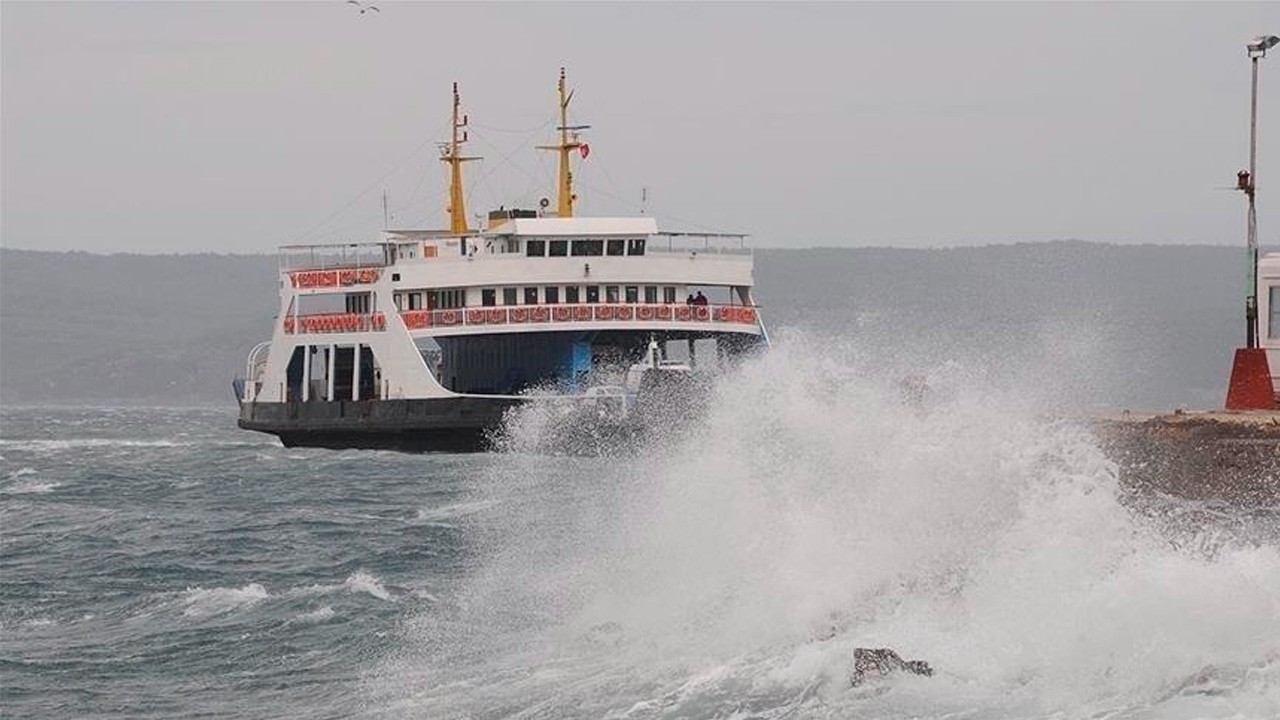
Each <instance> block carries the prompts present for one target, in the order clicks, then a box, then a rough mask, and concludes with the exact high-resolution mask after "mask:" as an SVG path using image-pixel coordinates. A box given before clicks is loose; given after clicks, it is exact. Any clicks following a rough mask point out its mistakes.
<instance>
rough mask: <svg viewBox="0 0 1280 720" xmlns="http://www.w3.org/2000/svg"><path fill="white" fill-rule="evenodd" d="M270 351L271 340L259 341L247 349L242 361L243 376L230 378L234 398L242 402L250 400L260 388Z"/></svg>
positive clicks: (256, 394)
mask: <svg viewBox="0 0 1280 720" xmlns="http://www.w3.org/2000/svg"><path fill="white" fill-rule="evenodd" d="M270 353H271V341H270V340H268V341H266V342H260V343H258V344H257V345H254V346H253V349H252V350H250V351H249V356H248V357H247V358H246V359H245V363H244V377H238V378H235V379H234V380H232V382H231V386H232V388H234V389H235V393H236V398H237V399H239V400H243V401H244V402H252V401H253V400H254V399H255V398H257V397H258V391H259V390H261V389H262V373H263V372H265V371H266V369H267V357H268V356H269V355H270Z"/></svg>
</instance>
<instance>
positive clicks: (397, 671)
mask: <svg viewBox="0 0 1280 720" xmlns="http://www.w3.org/2000/svg"><path fill="white" fill-rule="evenodd" d="M848 356H849V354H848V353H845V354H843V355H842V354H841V353H838V352H833V351H832V349H831V348H821V347H815V346H814V345H813V344H811V343H808V342H791V343H786V344H785V345H784V346H783V347H781V348H778V349H776V350H775V351H774V352H772V353H770V354H769V355H768V356H765V357H763V358H760V359H757V360H754V361H751V362H748V363H745V364H744V365H743V366H741V367H739V368H737V369H736V370H735V371H733V372H731V373H728V374H726V375H724V376H723V377H721V378H720V380H719V382H718V384H717V386H716V388H715V391H714V393H713V395H712V397H711V400H710V401H709V402H708V403H707V404H706V406H705V408H703V409H702V411H701V412H700V413H699V414H697V415H696V416H694V417H691V418H689V420H690V422H688V423H686V424H683V425H681V426H673V427H670V428H667V429H666V431H665V432H663V433H659V434H658V435H657V436H656V437H654V438H653V439H651V440H650V442H649V444H648V445H646V446H645V447H642V448H640V449H639V450H638V451H636V452H635V453H633V454H630V455H618V456H613V457H605V458H554V457H547V456H543V455H537V454H519V453H513V454H509V455H507V456H506V457H505V458H504V462H502V463H497V464H495V465H494V466H493V467H492V468H491V471H490V473H489V474H488V475H487V476H486V477H485V478H484V479H483V482H482V483H480V484H479V485H478V487H477V494H478V495H480V496H482V497H483V499H484V500H485V501H486V502H490V503H492V509H493V512H492V513H490V514H489V515H488V516H487V517H486V518H485V519H484V522H483V523H479V522H478V523H476V524H475V526H474V527H473V528H472V531H473V535H472V537H473V541H474V542H475V550H476V559H475V561H474V565H473V567H472V570H471V571H470V572H469V574H468V576H467V578H466V579H465V581H464V586H463V588H462V589H461V590H460V592H459V598H460V599H459V601H458V603H457V604H456V605H454V606H452V607H448V608H435V607H433V608H432V609H431V610H430V612H427V613H424V614H422V615H421V616H419V617H417V618H415V619H414V620H412V621H411V622H409V623H407V624H406V626H405V628H404V631H403V635H402V640H401V641H402V643H403V647H402V648H401V651H400V652H398V653H394V654H393V655H392V656H391V657H390V658H388V660H387V662H386V663H385V664H384V666H383V668H382V670H381V671H380V672H379V673H377V674H376V680H375V681H374V682H373V683H372V686H371V687H372V688H374V689H375V691H376V692H377V693H378V694H379V696H380V697H382V698H383V699H384V700H385V702H386V705H385V707H386V709H387V710H388V712H390V714H392V715H404V714H417V715H420V716H438V715H444V716H448V715H456V714H471V715H487V714H495V715H506V714H525V715H528V716H537V717H544V716H545V717H553V716H581V717H597V716H628V717H668V716H699V717H706V716H715V715H728V714H732V713H739V714H741V713H746V714H754V715H759V716H762V717H783V716H794V715H793V714H794V713H800V714H801V715H803V716H833V717H848V716H851V715H856V716H866V717H909V716H910V717H941V716H949V715H954V714H961V715H964V714H974V713H976V714H978V715H980V716H983V717H1086V716H1093V715H1096V714H1109V715H1112V716H1117V717H1138V716H1146V714H1147V713H1151V712H1155V713H1157V714H1165V713H1166V711H1167V712H1168V713H1179V712H1182V711H1183V710H1184V709H1185V708H1187V707H1192V708H1194V714H1196V715H1198V716H1214V715H1231V714H1233V712H1235V711H1233V710H1232V709H1231V708H1232V707H1233V703H1237V704H1240V706H1241V707H1251V708H1271V709H1272V710H1280V688H1278V687H1277V686H1276V685H1275V684H1274V683H1270V682H1268V681H1265V680H1262V681H1259V680H1258V679H1257V678H1258V677H1260V676H1261V677H1273V676H1274V669H1273V666H1274V664H1275V662H1276V657H1277V656H1278V655H1280V638H1277V636H1276V635H1275V634H1274V633H1273V632H1268V631H1266V629H1267V628H1275V627H1280V581H1276V580H1275V578H1277V577H1280V553H1278V552H1277V549H1276V547H1275V545H1269V544H1261V543H1257V542H1255V541H1254V539H1253V538H1251V537H1249V536H1247V535H1227V536H1225V537H1224V536H1222V534H1221V529H1219V528H1213V527H1208V528H1199V529H1192V528H1188V527H1186V526H1185V525H1184V526H1181V528H1180V532H1181V534H1182V535H1181V538H1180V541H1179V542H1171V541H1170V540H1169V537H1168V532H1169V530H1170V528H1169V526H1168V523H1167V522H1163V519H1164V518H1165V515H1164V514H1162V513H1161V512H1159V511H1158V510H1157V511H1152V509H1151V508H1150V507H1148V508H1146V509H1145V511H1144V512H1142V513H1138V512H1135V511H1134V509H1133V508H1132V507H1131V505H1130V504H1128V503H1127V502H1126V501H1125V492H1124V490H1123V489H1122V488H1120V487H1119V486H1118V483H1117V476H1116V470H1115V467H1114V465H1113V464H1112V463H1111V462H1110V461H1109V460H1108V459H1107V458H1106V457H1105V456H1104V455H1103V454H1102V452H1101V451H1100V450H1099V449H1098V447H1097V445H1096V443H1095V442H1094V440H1093V438H1092V437H1091V436H1090V435H1089V433H1088V432H1087V431H1086V430H1084V429H1082V428H1080V427H1077V426H1075V425H1073V424H1071V423H1068V422H1062V421H1055V420H1046V419H1044V415H1043V414H1042V413H1041V410H1042V409H1043V408H1041V407H1036V406H1035V405H1034V404H1033V403H1032V402H1030V401H1028V398H1029V397H1034V398H1041V397H1043V395H1042V394H1036V393H1020V392H1019V388H1016V387H1011V386H1010V384H1009V383H1003V384H994V385H993V383H991V382H990V380H989V378H990V377H991V375H989V374H986V375H984V374H983V373H981V372H973V371H968V370H966V369H965V368H963V367H958V366H956V365H954V364H939V365H937V366H935V367H929V368H923V372H924V375H925V378H926V383H927V390H926V392H925V394H924V397H922V398H915V399H912V398H908V400H910V401H909V402H904V395H903V392H902V384H901V379H902V377H903V374H904V372H903V371H900V370H898V369H893V368H885V367H882V366H876V367H871V366H868V365H866V364H860V363H859V362H858V360H857V358H856V357H855V358H854V359H853V360H850V359H849V357H848ZM906 370H908V371H912V372H921V370H922V369H921V368H907V369H906ZM1021 377H1023V378H1026V379H1028V381H1033V380H1034V379H1035V378H1037V377H1038V376H1037V374H1036V373H1033V372H1026V373H1023V374H1021ZM548 421H554V418H549V417H547V416H545V415H544V416H541V417H535V418H532V419H531V417H530V416H525V417H514V418H513V419H512V423H511V431H512V432H515V433H523V432H529V433H545V432H547V428H545V427H538V423H539V422H548ZM1170 502H1173V501H1170ZM1188 533H1191V534H1195V533H1215V539H1214V541H1213V543H1212V545H1213V548H1214V551H1213V552H1212V553H1204V552H1201V551H1200V549H1199V548H1200V545H1199V544H1197V543H1195V542H1188V540H1187V534H1188ZM859 646H872V647H879V646H889V647H894V648H897V649H898V650H900V651H901V652H902V653H903V654H904V655H905V656H910V657H920V658H925V659H927V660H928V661H929V662H930V663H931V664H932V665H933V666H934V667H935V668H936V669H937V670H938V675H937V676H936V677H934V678H929V679H924V678H912V679H903V680H899V681H895V682H893V683H890V684H889V685H887V686H885V687H881V688H878V689H875V690H874V691H867V690H865V689H862V688H852V687H850V683H849V681H848V680H849V674H848V673H849V663H850V661H851V658H852V652H853V649H854V648H855V647H859ZM1268 673H1270V674H1268ZM1219 675H1222V676H1224V677H1235V678H1252V680H1251V681H1250V682H1246V681H1245V680H1243V679H1241V680H1239V681H1238V682H1234V681H1233V682H1234V684H1230V686H1229V689H1228V690H1227V691H1226V692H1225V693H1224V694H1223V695H1222V697H1219V698H1218V699H1217V700H1214V698H1212V697H1210V698H1207V699H1206V698H1205V697H1202V696H1201V695H1200V694H1197V693H1200V690H1198V689H1197V688H1202V687H1204V683H1205V682H1211V680H1208V681H1206V680H1204V678H1205V677H1208V678H1210V679H1211V678H1213V677H1218V676H1219ZM442 688H448V689H447V690H445V689H442ZM1188 694H1190V695H1195V699H1194V701H1192V702H1189V701H1187V700H1186V698H1187V697H1188Z"/></svg>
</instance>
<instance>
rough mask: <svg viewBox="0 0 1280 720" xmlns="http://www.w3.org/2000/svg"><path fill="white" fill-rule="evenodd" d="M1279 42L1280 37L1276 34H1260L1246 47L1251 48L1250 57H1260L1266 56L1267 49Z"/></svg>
mask: <svg viewBox="0 0 1280 720" xmlns="http://www.w3.org/2000/svg"><path fill="white" fill-rule="evenodd" d="M1278 44H1280V37H1276V36H1275V35H1259V36H1258V37H1256V38H1254V39H1253V42H1251V43H1249V44H1248V45H1246V46H1245V47H1247V48H1248V49H1249V57H1251V58H1259V57H1266V56H1267V51H1268V50H1270V49H1271V48H1273V47H1275V46H1276V45H1278Z"/></svg>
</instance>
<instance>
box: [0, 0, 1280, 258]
mask: <svg viewBox="0 0 1280 720" xmlns="http://www.w3.org/2000/svg"><path fill="white" fill-rule="evenodd" d="M376 4H377V5H378V6H379V9H380V12H377V13H374V12H366V13H365V14H363V15H361V14H360V13H359V12H358V10H357V9H356V8H355V7H354V6H352V5H348V4H345V3H343V2H339V1H331V2H318V3H303V2H298V3H293V2H289V3H274V4H258V3H231V2H219V3H208V4H179V3H137V4H107V3H80V4H51V3H30V4H28V3H13V2H5V3H3V5H0V33H2V37H0V52H2V59H3V67H2V70H3V77H2V81H3V85H2V91H3V97H2V100H3V106H2V107H0V122H2V123H3V128H2V129H3V136H2V143H0V165H2V171H3V172H2V175H0V182H2V183H3V184H2V186H0V200H2V207H0V242H2V243H3V245H4V246H6V247H16V248H38V249H59V250H61V249H84V250H94V251H143V252H186V251H217V252H259V251H270V250H272V249H273V248H274V247H275V246H276V245H278V244H281V243H288V242H294V241H316V242H334V241H345V240H351V239H362V238H370V237H375V236H376V233H377V231H378V229H379V228H380V227H382V224H383V223H382V220H383V210H382V194H383V192H384V191H385V192H386V193H387V195H388V197H389V204H390V206H391V211H392V213H393V214H394V216H395V217H394V219H393V220H392V223H391V224H392V225H395V226H424V225H425V226H432V227H436V226H443V225H444V224H446V215H445V213H444V212H443V208H444V205H445V203H446V197H445V195H446V182H445V180H446V174H445V168H444V166H443V165H442V164H441V163H440V162H439V161H438V160H437V159H436V152H437V151H436V148H435V144H434V143H435V142H436V141H438V140H443V139H444V138H445V137H446V133H447V121H448V113H449V102H450V97H449V92H450V83H451V82H453V81H455V80H456V81H458V82H459V83H460V84H461V89H462V93H463V103H464V107H465V109H466V111H467V112H468V113H469V114H470V117H471V120H472V128H471V137H472V142H471V144H470V146H469V148H468V150H469V151H470V152H471V153H472V154H476V155H482V156H484V160H483V161H482V162H480V163H474V164H471V165H468V166H467V185H468V195H469V198H470V200H469V207H468V211H469V213H471V214H474V213H477V212H482V211H485V210H488V209H490V207H493V206H497V205H499V204H505V205H507V206H512V205H520V206H532V205H534V204H536V202H537V200H538V198H540V197H544V196H547V197H551V198H552V200H553V205H554V188H555V178H554V163H553V161H552V157H551V156H549V155H548V154H547V153H540V152H539V151H537V150H535V149H534V148H533V146H534V145H536V144H539V143H544V142H547V141H550V140H551V139H552V131H551V128H552V126H553V124H554V123H553V116H554V113H555V94H554V93H555V81H556V73H557V71H558V68H559V67H560V66H561V65H562V64H563V65H566V66H567V67H568V71H569V80H570V85H571V86H572V87H573V88H575V89H576V95H575V96H574V103H573V108H572V110H573V118H572V119H573V120H574V121H578V122H582V123H589V124H591V125H592V126H593V127H592V129H591V130H589V131H588V132H587V134H586V139H587V140H588V142H590V144H591V155H590V157H589V158H588V159H587V160H585V161H584V162H583V163H582V166H581V169H580V171H579V174H578V177H579V178H580V180H581V184H580V186H579V195H580V198H581V201H580V206H579V210H580V213H581V214H590V215H609V214H634V213H636V212H638V211H639V210H640V207H641V189H642V188H648V194H649V203H648V210H649V212H650V213H652V214H654V215H656V216H657V217H658V219H659V221H660V223H661V224H662V225H663V226H664V227H665V228H666V229H673V230H680V229H717V230H723V231H741V232H747V233H750V234H752V236H753V243H754V244H755V245H756V246H758V247H806V246H815V245H825V246H865V245H893V246H947V245H958V244H975V243H989V242H1012V241H1021V240H1033V241H1035V240H1051V239H1058V238H1079V239H1086V240H1100V241H1117V242H1176V243H1183V242H1197V243H1217V244H1233V243H1239V244H1243V227H1244V200H1243V198H1242V197H1241V196H1240V194H1239V193H1235V192H1231V191H1228V190H1225V189H1223V188H1226V187H1229V186H1230V185H1232V184H1233V182H1234V177H1235V172H1236V171H1237V170H1239V169H1240V168H1242V167H1244V166H1245V165H1246V164H1247V159H1248V101H1249V62H1248V60H1247V58H1246V55H1245V50H1244V44H1245V42H1246V41H1247V40H1248V39H1249V38H1251V37H1253V36H1254V35H1257V34H1259V33H1263V32H1268V33H1275V34H1280V4H1274V3H1273V4H1256V5H1251V4H1237V5H1230V4H1218V3H1215V4H1204V5H1190V4H1171V5H1155V4H1145V3H1144V4H1125V5H1114V4H1107V5H1083V4H1051V5H1032V4H1010V3H1001V4H990V5H967V4H943V5H934V4H893V5H877V4H817V5H802V4H791V3H785V4H784V3H776V4H750V5H737V4H721V3H714V4H701V5H683V4H652V3H646V4H618V5H614V4H585V3H583V4H556V5H552V4H533V3H520V4H505V5H480V4H465V5H451V4H403V3H394V2H386V1H382V2H376ZM1261 77H1262V81H1261V102H1260V108H1259V112H1260V116H1261V120H1260V143H1261V150H1260V153H1259V168H1260V171H1259V173H1258V176H1259V193H1260V194H1259V225H1260V237H1261V238H1262V241H1263V243H1264V244H1268V243H1270V244H1275V242H1276V241H1277V240H1278V239H1280V131H1277V129H1280V51H1278V52H1277V53H1276V54H1275V56H1274V57H1270V58H1267V59H1265V60H1263V61H1262V73H1261ZM1271 178H1275V182H1272V181H1271V180H1270V179H1271Z"/></svg>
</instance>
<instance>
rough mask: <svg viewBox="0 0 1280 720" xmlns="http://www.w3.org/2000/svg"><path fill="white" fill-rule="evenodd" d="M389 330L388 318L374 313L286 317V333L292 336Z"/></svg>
mask: <svg viewBox="0 0 1280 720" xmlns="http://www.w3.org/2000/svg"><path fill="white" fill-rule="evenodd" d="M386 329H387V318H386V316H385V315H383V314H382V313H380V312H374V313H317V314H312V315H286V316H285V318H284V331H285V332H286V333H288V334H290V335H292V334H299V335H304V334H315V333H347V332H381V331H383V330H386Z"/></svg>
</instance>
